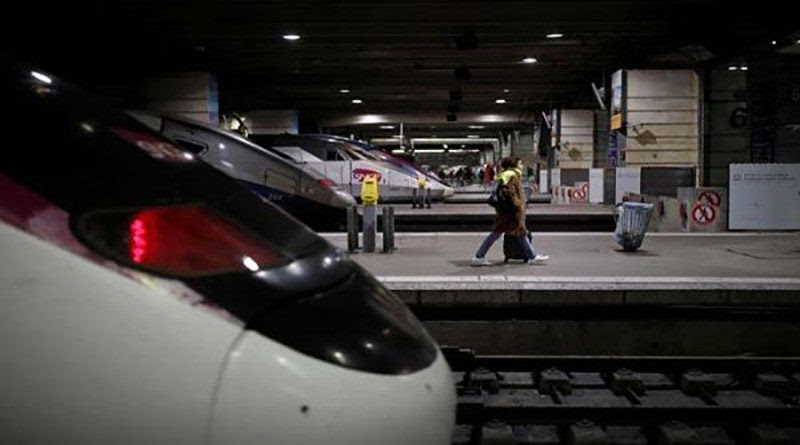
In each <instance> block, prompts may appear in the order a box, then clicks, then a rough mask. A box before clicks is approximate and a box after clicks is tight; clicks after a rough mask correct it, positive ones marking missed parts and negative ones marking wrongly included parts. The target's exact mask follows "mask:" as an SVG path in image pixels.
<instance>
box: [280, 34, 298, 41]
mask: <svg viewBox="0 0 800 445" xmlns="http://www.w3.org/2000/svg"><path fill="white" fill-rule="evenodd" d="M283 40H290V41H295V40H300V36H299V35H297V34H284V35H283Z"/></svg>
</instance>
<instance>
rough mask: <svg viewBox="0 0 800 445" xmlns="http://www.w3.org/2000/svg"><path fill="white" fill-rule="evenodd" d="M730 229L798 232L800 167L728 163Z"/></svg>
mask: <svg viewBox="0 0 800 445" xmlns="http://www.w3.org/2000/svg"><path fill="white" fill-rule="evenodd" d="M729 175H730V178H729V179H730V191H729V193H730V203H729V216H728V221H729V227H730V229H731V230H798V229H800V164H731V165H730V167H729Z"/></svg>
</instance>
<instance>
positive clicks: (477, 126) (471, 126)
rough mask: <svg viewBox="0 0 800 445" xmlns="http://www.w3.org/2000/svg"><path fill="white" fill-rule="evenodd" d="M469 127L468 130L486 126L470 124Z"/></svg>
mask: <svg viewBox="0 0 800 445" xmlns="http://www.w3.org/2000/svg"><path fill="white" fill-rule="evenodd" d="M469 128H470V130H483V129H484V128H486V127H484V126H483V125H470V126H469Z"/></svg>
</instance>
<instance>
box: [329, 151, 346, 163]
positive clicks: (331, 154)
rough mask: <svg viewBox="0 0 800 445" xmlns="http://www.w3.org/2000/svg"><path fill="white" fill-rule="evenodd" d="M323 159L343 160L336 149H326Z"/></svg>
mask: <svg viewBox="0 0 800 445" xmlns="http://www.w3.org/2000/svg"><path fill="white" fill-rule="evenodd" d="M325 156H326V157H325V160H327V161H344V160H345V158H344V157H343V156H342V155H341V154H340V153H339V151H338V150H336V151H328V152H326V153H325Z"/></svg>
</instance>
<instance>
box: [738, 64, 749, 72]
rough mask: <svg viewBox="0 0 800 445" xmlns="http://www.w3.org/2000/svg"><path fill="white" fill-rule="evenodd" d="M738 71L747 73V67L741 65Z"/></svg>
mask: <svg viewBox="0 0 800 445" xmlns="http://www.w3.org/2000/svg"><path fill="white" fill-rule="evenodd" d="M739 69H740V70H742V71H747V65H742V66H740V67H739Z"/></svg>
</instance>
